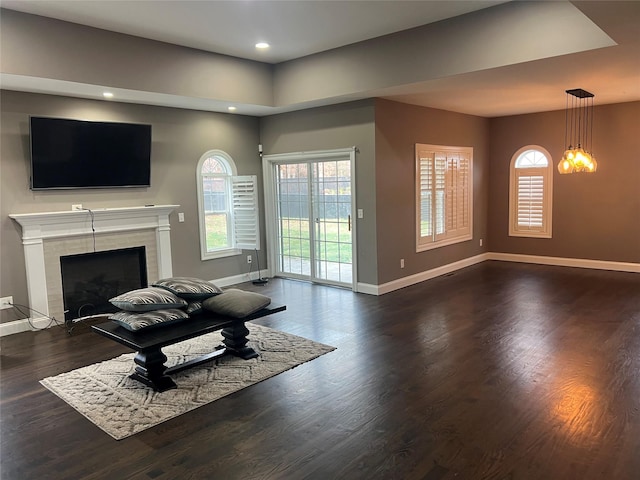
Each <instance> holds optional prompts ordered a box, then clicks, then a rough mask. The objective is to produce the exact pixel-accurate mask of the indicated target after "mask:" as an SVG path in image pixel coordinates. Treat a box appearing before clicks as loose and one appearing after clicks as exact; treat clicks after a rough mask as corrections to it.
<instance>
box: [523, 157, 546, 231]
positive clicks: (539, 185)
mask: <svg viewBox="0 0 640 480" xmlns="http://www.w3.org/2000/svg"><path fill="white" fill-rule="evenodd" d="M516 172H517V173H516V175H517V178H518V199H517V202H518V205H517V209H518V211H517V228H518V230H542V228H543V226H544V225H543V214H544V177H543V176H542V175H528V174H527V173H525V172H520V171H518V170H516Z"/></svg>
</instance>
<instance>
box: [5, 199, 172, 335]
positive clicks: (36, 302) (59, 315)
mask: <svg viewBox="0 0 640 480" xmlns="http://www.w3.org/2000/svg"><path fill="white" fill-rule="evenodd" d="M177 207H178V205H155V206H148V207H127V208H107V209H100V210H92V211H91V212H89V211H87V210H80V211H66V212H45V213H23V214H13V215H10V217H11V218H12V219H13V220H15V221H16V222H18V223H19V224H20V226H21V227H22V244H23V247H24V255H25V265H26V269H27V289H28V292H29V307H30V308H31V309H32V313H31V320H32V322H33V323H34V324H35V325H37V326H45V325H47V324H48V323H49V320H48V318H47V317H51V316H53V317H55V318H56V319H57V320H58V321H64V311H63V300H62V276H61V273H60V257H61V256H63V255H73V254H78V253H88V252H93V251H104V250H115V249H118V248H128V247H138V246H144V247H145V249H146V261H147V279H148V281H149V282H153V281H155V280H157V279H158V278H166V277H170V276H171V275H172V266H171V239H170V225H169V214H170V213H171V212H172V211H173V210H175V209H176V208H177ZM11 323H16V322H11ZM17 323H19V325H6V324H2V325H3V328H2V334H8V333H15V332H17V331H23V330H28V323H27V322H26V321H20V320H18V321H17Z"/></svg>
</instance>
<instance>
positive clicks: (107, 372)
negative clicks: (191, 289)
mask: <svg viewBox="0 0 640 480" xmlns="http://www.w3.org/2000/svg"><path fill="white" fill-rule="evenodd" d="M247 328H248V329H249V331H250V332H251V333H250V334H249V336H248V338H249V346H250V347H252V348H253V349H254V350H256V351H257V352H258V353H259V357H258V358H253V359H251V360H243V359H241V358H238V357H234V356H231V355H228V356H224V357H222V358H219V359H217V360H212V361H211V362H208V363H205V364H202V365H199V366H197V367H193V368H190V369H187V370H184V371H182V372H179V373H177V374H175V375H172V378H173V379H174V381H175V382H176V383H177V384H178V388H177V389H173V390H168V391H166V392H163V393H157V392H154V391H153V389H151V388H150V387H147V386H145V385H143V384H142V383H140V382H138V381H136V380H132V379H131V378H129V375H130V374H131V373H132V372H133V370H134V368H135V364H134V363H133V357H134V356H135V353H127V354H124V355H120V356H119V357H117V358H114V359H111V360H107V361H105V362H101V363H96V364H94V365H89V366H87V367H82V368H79V369H77V370H72V371H70V372H67V373H62V374H60V375H56V376H55V377H48V378H45V379H43V380H41V381H40V383H41V384H42V385H44V386H45V387H46V388H48V389H49V390H51V391H52V392H53V393H55V394H56V395H57V396H59V397H60V398H61V399H62V400H64V401H65V402H67V403H68V404H69V405H71V406H72V407H73V408H75V409H76V410H77V411H78V412H80V413H81V414H82V415H84V416H85V417H87V418H88V419H89V420H91V421H92V422H93V423H95V424H96V425H97V426H98V427H100V428H101V429H102V430H104V431H105V432H107V433H108V434H109V435H111V436H112V437H113V438H115V439H116V440H121V439H123V438H126V437H128V436H130V435H134V434H136V433H138V432H141V431H142V430H145V429H147V428H150V427H153V426H155V425H158V424H159V423H161V422H164V421H166V420H169V419H171V418H174V417H177V416H178V415H182V414H183V413H186V412H188V411H190V410H193V409H195V408H198V407H201V406H202V405H206V404H208V403H210V402H213V401H214V400H217V399H219V398H221V397H224V396H225V395H229V394H230V393H233V392H237V391H238V390H241V389H243V388H245V387H248V386H250V385H253V384H254V383H258V382H261V381H262V380H265V379H267V378H269V377H273V376H274V375H277V374H279V373H282V372H284V371H286V370H289V369H291V368H293V367H295V366H297V365H300V364H302V363H304V362H308V361H309V360H312V359H314V358H316V357H319V356H320V355H324V354H325V353H328V352H330V351H332V350H335V348H334V347H330V346H328V345H324V344H321V343H317V342H314V341H312V340H308V339H306V338H302V337H298V336H296V335H291V334H288V333H283V332H279V331H277V330H273V329H271V328H268V327H263V326H261V325H254V324H247ZM222 340H223V338H222V335H221V334H220V332H214V333H210V334H207V335H203V336H201V337H197V338H193V339H191V340H187V341H184V342H181V343H177V344H175V345H171V346H169V347H165V348H163V349H162V351H163V352H164V354H165V355H166V356H167V358H168V360H167V362H166V365H167V366H168V367H170V366H172V365H175V364H177V363H182V362H184V361H187V360H190V359H192V358H197V357H199V356H201V355H204V354H206V353H209V352H211V351H212V350H213V348H214V347H215V346H217V345H219V344H220V343H221V342H222Z"/></svg>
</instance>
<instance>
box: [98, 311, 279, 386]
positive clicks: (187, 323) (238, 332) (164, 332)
mask: <svg viewBox="0 0 640 480" xmlns="http://www.w3.org/2000/svg"><path fill="white" fill-rule="evenodd" d="M286 309H287V307H286V306H284V305H269V306H268V307H266V308H263V309H262V310H259V311H257V312H255V313H253V314H251V315H249V316H247V317H244V318H233V317H225V316H221V315H215V314H205V315H200V316H197V317H193V318H189V319H185V320H184V321H181V322H175V323H172V324H170V325H163V326H158V327H154V328H151V329H148V330H146V329H143V330H140V331H137V332H132V331H131V330H127V329H126V328H124V327H122V326H120V325H118V324H117V323H116V322H113V321H111V320H110V321H108V322H105V323H100V324H98V325H92V326H91V328H92V329H93V331H94V332H96V333H98V334H100V335H103V336H105V337H107V338H110V339H111V340H114V341H116V342H118V343H120V344H122V345H125V346H126V347H129V348H131V349H132V350H135V351H136V352H138V353H137V354H136V356H135V358H134V362H135V364H136V369H135V372H134V373H133V374H131V378H133V379H135V380H138V381H139V382H142V383H144V384H145V385H148V386H149V387H151V388H153V389H154V390H156V391H158V392H164V391H166V390H169V389H172V388H177V385H176V383H175V382H174V381H173V379H172V378H171V377H170V376H169V375H171V374H173V373H177V372H181V371H182V370H185V369H187V368H191V367H195V366H196V365H201V364H202V363H205V362H209V361H211V360H212V359H214V358H217V357H220V356H222V355H235V356H237V357H240V358H243V359H245V360H248V359H250V358H255V357H257V356H258V353H257V352H256V351H255V350H254V349H253V348H251V347H248V346H247V342H248V339H247V335H248V334H249V329H248V328H247V327H246V325H245V322H247V321H251V320H256V319H258V318H262V317H266V316H267V315H272V314H274V313H277V312H282V311H284V310H286ZM217 330H222V332H221V333H222V336H223V337H224V340H223V341H222V344H220V345H214V346H212V348H213V350H212V351H211V353H208V354H206V355H203V356H201V357H198V358H195V359H193V360H189V361H187V362H183V363H180V364H178V365H175V366H173V367H169V368H168V367H166V366H165V364H164V363H165V362H166V361H167V356H166V355H165V354H164V353H163V352H162V347H166V346H168V345H173V344H174V343H178V342H182V341H184V340H188V339H190V338H194V337H199V336H200V335H204V334H207V333H211V332H215V331H217Z"/></svg>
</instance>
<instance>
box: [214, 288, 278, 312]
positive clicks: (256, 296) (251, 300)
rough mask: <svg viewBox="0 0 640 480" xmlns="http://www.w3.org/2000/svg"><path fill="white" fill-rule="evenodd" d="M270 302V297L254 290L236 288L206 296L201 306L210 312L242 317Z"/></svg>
mask: <svg viewBox="0 0 640 480" xmlns="http://www.w3.org/2000/svg"><path fill="white" fill-rule="evenodd" d="M270 303H271V299H270V298H269V297H267V296H265V295H262V294H260V293H255V292H246V291H244V290H238V289H237V288H229V289H228V290H224V291H223V292H222V293H221V294H220V295H216V296H215V297H211V298H207V299H206V300H205V301H204V302H202V306H203V307H204V308H205V309H206V310H209V311H210V312H213V313H217V314H219V315H226V316H229V317H235V318H244V317H246V316H247V315H251V314H252V313H254V312H257V311H258V310H262V309H263V308H264V307H266V306H267V305H269V304H270Z"/></svg>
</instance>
